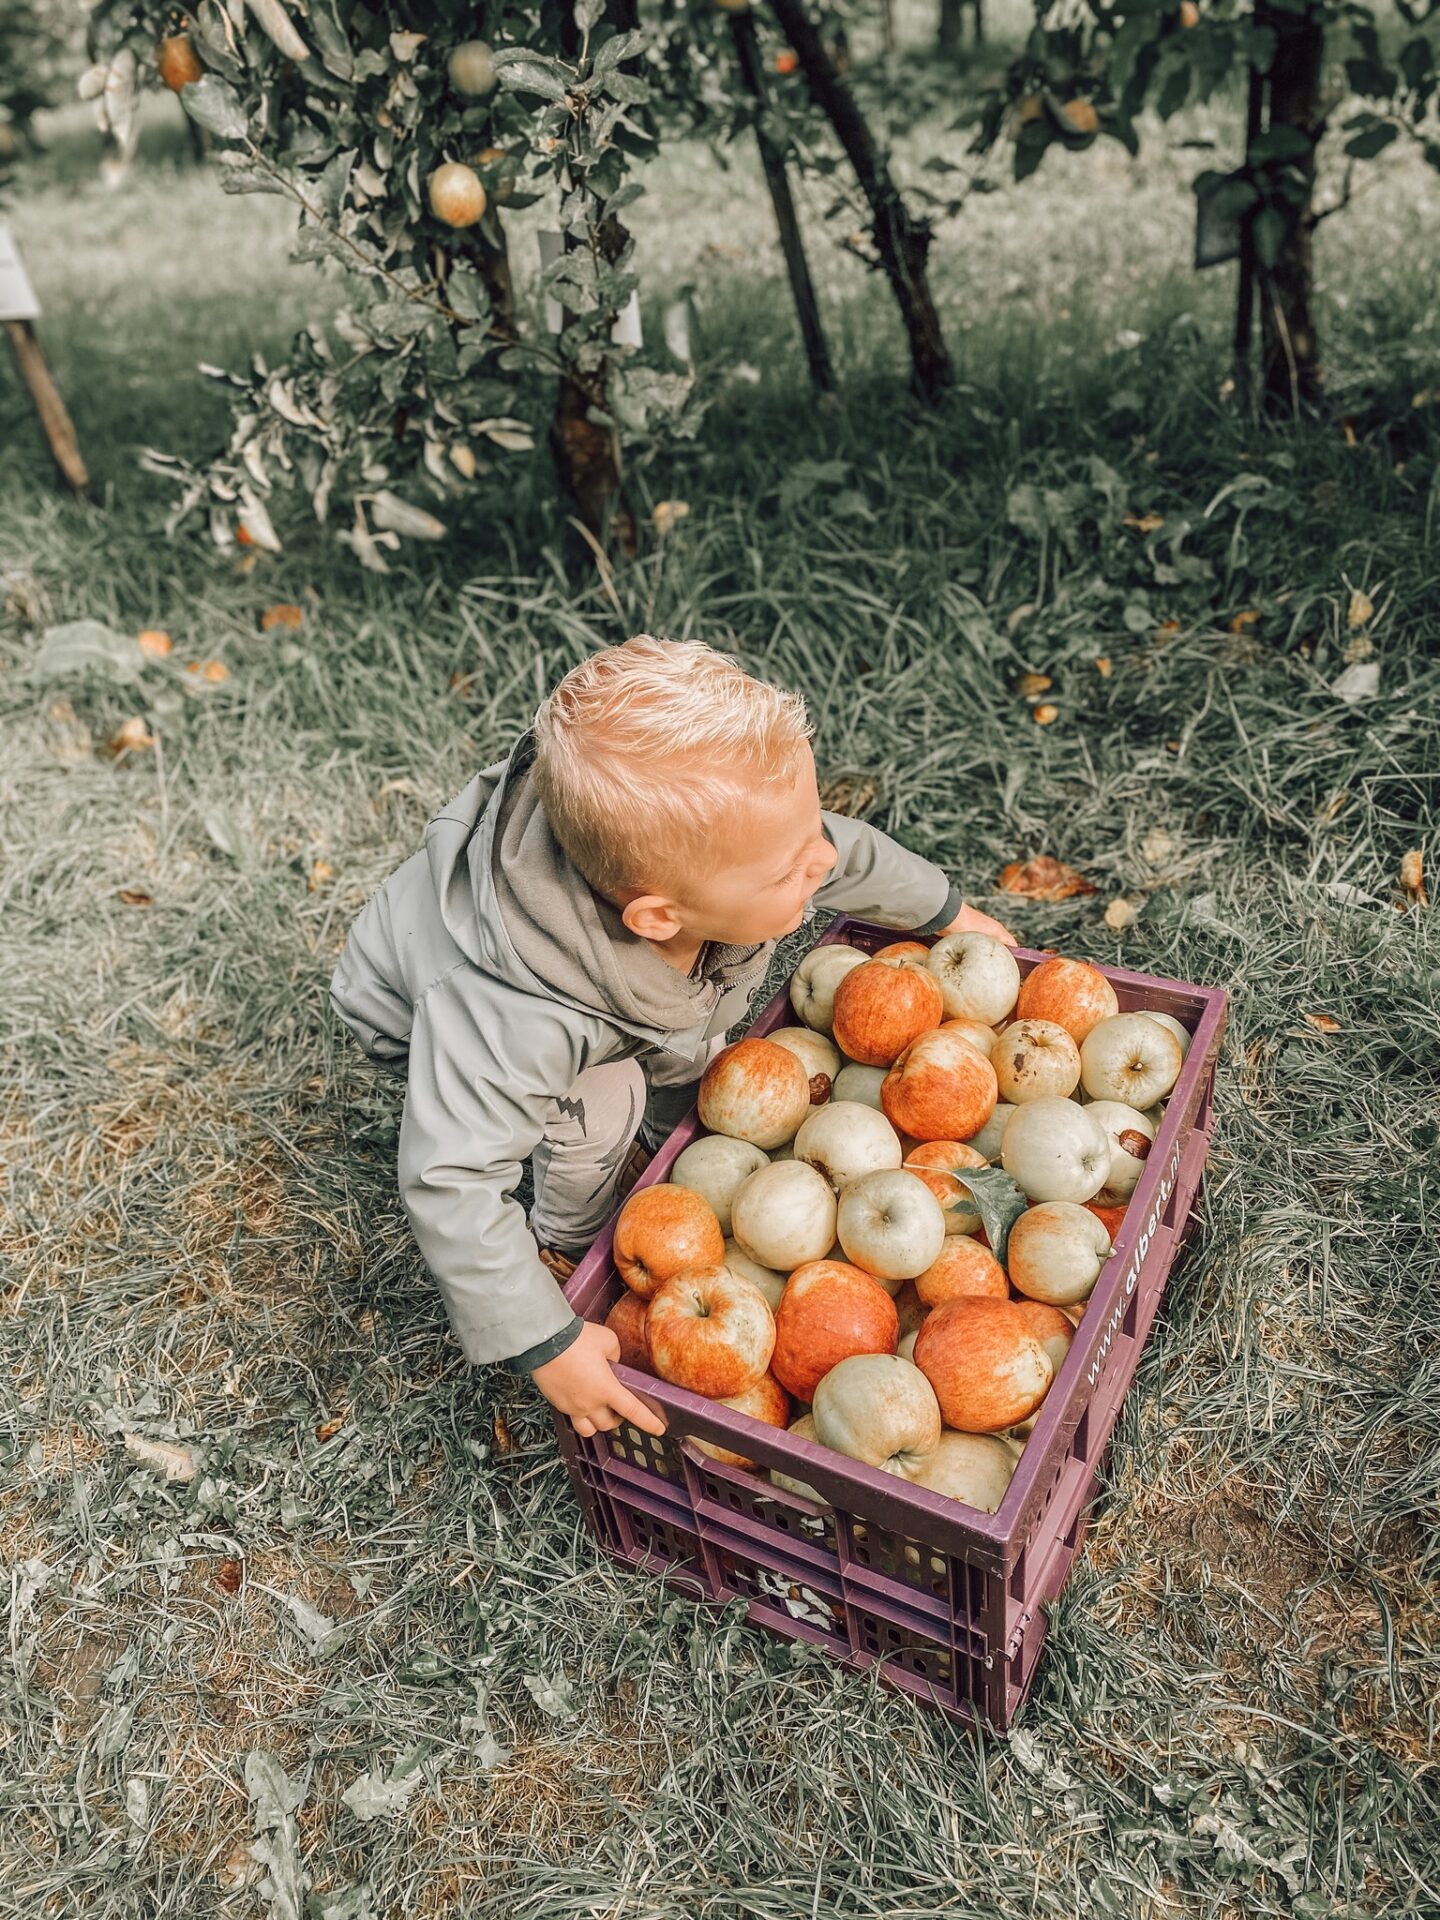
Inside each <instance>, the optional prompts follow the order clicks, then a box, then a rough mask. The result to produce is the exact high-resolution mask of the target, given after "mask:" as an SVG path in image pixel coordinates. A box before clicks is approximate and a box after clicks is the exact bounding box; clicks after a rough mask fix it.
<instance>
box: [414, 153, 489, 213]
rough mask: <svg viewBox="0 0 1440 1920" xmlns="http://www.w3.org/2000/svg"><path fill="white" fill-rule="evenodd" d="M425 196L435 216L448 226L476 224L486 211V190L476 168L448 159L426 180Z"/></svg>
mask: <svg viewBox="0 0 1440 1920" xmlns="http://www.w3.org/2000/svg"><path fill="white" fill-rule="evenodd" d="M425 192H426V198H427V199H428V200H429V202H430V211H431V212H432V213H433V214H434V216H435V218H436V219H437V220H439V221H442V222H443V223H444V225H446V226H447V227H455V228H457V229H458V228H461V227H473V226H474V225H475V222H476V221H477V220H479V219H480V218H481V216H482V215H483V214H484V212H485V204H486V202H485V189H484V187H483V186H481V184H480V176H479V174H478V173H476V171H475V169H474V168H473V167H467V166H466V165H465V164H464V162H463V161H461V160H447V161H446V162H445V163H444V165H443V166H439V167H436V169H435V170H434V172H433V173H432V174H431V175H430V177H429V179H428V180H427V181H426V183H425Z"/></svg>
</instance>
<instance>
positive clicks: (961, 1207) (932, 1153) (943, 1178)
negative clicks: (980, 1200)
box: [905, 1140, 987, 1233]
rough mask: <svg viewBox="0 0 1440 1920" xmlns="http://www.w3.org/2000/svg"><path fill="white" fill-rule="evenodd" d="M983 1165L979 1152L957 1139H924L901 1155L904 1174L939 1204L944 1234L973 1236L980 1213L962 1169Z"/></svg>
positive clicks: (978, 1222) (978, 1224)
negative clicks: (911, 1175) (918, 1182)
mask: <svg viewBox="0 0 1440 1920" xmlns="http://www.w3.org/2000/svg"><path fill="white" fill-rule="evenodd" d="M986 1164H987V1162H986V1159H985V1156H984V1154H983V1153H977V1152H976V1151H975V1149H974V1147H967V1146H965V1145H964V1144H963V1143H962V1142H961V1141H959V1140H927V1141H926V1142H925V1144H924V1145H923V1146H919V1147H912V1148H911V1149H910V1151H909V1153H908V1154H907V1155H906V1156H905V1171H906V1172H907V1173H915V1174H918V1175H919V1176H920V1178H921V1179H922V1180H923V1181H924V1182H925V1184H926V1186H927V1187H929V1189H930V1191H931V1192H932V1193H933V1194H934V1196H935V1198H936V1199H937V1200H938V1201H939V1202H940V1211H941V1212H942V1213H943V1214H944V1216H945V1231H946V1233H975V1232H977V1231H978V1230H979V1226H980V1213H979V1209H978V1208H977V1207H976V1205H975V1199H974V1195H973V1194H972V1193H971V1191H970V1189H969V1187H967V1186H966V1185H965V1181H964V1178H963V1174H964V1170H965V1168H966V1167H983V1166H985V1165H986Z"/></svg>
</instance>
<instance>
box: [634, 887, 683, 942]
mask: <svg viewBox="0 0 1440 1920" xmlns="http://www.w3.org/2000/svg"><path fill="white" fill-rule="evenodd" d="M620 918H621V919H622V920H623V921H624V922H625V925H626V926H627V927H628V928H629V930H630V932H631V933H633V934H634V935H635V936H636V938H637V939H640V940H673V939H674V938H675V935H676V934H677V933H679V931H680V928H681V925H682V922H681V919H680V916H679V914H678V913H677V912H676V911H675V903H674V902H673V901H672V900H667V899H666V898H665V896H664V894H663V893H642V894H638V895H637V896H636V897H635V899H633V900H627V901H626V903H625V905H624V906H623V907H622V908H621V910H620Z"/></svg>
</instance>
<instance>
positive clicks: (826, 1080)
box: [765, 1027, 840, 1107]
mask: <svg viewBox="0 0 1440 1920" xmlns="http://www.w3.org/2000/svg"><path fill="white" fill-rule="evenodd" d="M765 1038H766V1039H767V1040H770V1041H773V1043H774V1044H775V1045H776V1046H777V1047H786V1048H788V1049H789V1051H790V1052H791V1053H793V1054H794V1056H795V1058H796V1059H797V1060H798V1061H799V1062H800V1064H801V1066H802V1067H803V1068H804V1069H805V1071H806V1073H807V1074H808V1075H809V1078H810V1104H811V1106H812V1107H818V1106H821V1105H822V1104H823V1103H824V1102H825V1101H826V1100H828V1099H829V1098H830V1090H831V1085H832V1083H833V1081H834V1079H835V1076H836V1074H837V1073H838V1072H839V1071H840V1049H839V1048H838V1047H837V1046H836V1044H835V1042H834V1041H833V1040H830V1039H828V1038H827V1037H826V1036H825V1035H824V1034H823V1033H816V1032H815V1030H814V1028H813V1027H776V1028H774V1029H773V1031H772V1032H770V1033H767V1034H766V1036H765Z"/></svg>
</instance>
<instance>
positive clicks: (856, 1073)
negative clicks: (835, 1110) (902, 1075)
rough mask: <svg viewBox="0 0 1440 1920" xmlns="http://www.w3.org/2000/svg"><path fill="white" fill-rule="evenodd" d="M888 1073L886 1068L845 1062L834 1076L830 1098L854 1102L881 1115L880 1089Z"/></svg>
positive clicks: (882, 1109)
mask: <svg viewBox="0 0 1440 1920" xmlns="http://www.w3.org/2000/svg"><path fill="white" fill-rule="evenodd" d="M889 1071H890V1069H889V1068H888V1067H862V1066H860V1065H859V1064H858V1062H856V1061H854V1060H847V1061H846V1062H845V1064H844V1066H843V1067H841V1069H840V1071H839V1073H837V1074H836V1076H835V1084H834V1086H833V1087H831V1089H830V1098H831V1099H832V1100H856V1101H858V1102H859V1103H860V1105H861V1106H862V1107H873V1108H874V1109H875V1111H876V1112H877V1113H883V1112H884V1111H885V1109H884V1108H883V1107H882V1106H881V1104H880V1089H881V1087H883V1086H884V1084H885V1076H886V1074H887V1073H888V1072H889Z"/></svg>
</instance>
